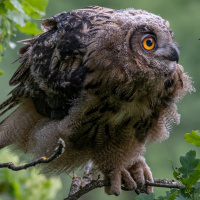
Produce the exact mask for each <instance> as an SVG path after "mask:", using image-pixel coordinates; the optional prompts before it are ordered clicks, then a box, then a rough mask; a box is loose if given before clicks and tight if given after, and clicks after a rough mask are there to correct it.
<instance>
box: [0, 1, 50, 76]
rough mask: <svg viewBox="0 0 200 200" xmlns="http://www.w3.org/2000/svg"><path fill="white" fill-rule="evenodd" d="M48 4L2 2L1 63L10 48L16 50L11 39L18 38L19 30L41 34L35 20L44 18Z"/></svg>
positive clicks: (0, 7)
mask: <svg viewBox="0 0 200 200" xmlns="http://www.w3.org/2000/svg"><path fill="white" fill-rule="evenodd" d="M47 3H48V0H0V61H1V60H2V57H3V56H4V54H5V51H6V49H7V47H8V46H9V47H10V48H12V49H13V48H15V46H16V44H15V43H14V42H11V37H16V32H17V30H18V31H20V32H22V33H25V34H27V35H35V34H38V33H40V32H41V30H39V29H38V28H37V24H36V23H35V22H33V19H38V18H41V17H42V16H44V14H45V9H46V6H47ZM0 74H2V71H0Z"/></svg>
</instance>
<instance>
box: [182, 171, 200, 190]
mask: <svg viewBox="0 0 200 200" xmlns="http://www.w3.org/2000/svg"><path fill="white" fill-rule="evenodd" d="M199 179H200V171H199V170H196V171H195V172H194V173H192V174H190V175H189V178H187V179H183V180H182V183H183V184H184V185H185V186H186V187H187V189H191V187H192V186H193V185H194V184H195V183H197V181H198V180H199Z"/></svg>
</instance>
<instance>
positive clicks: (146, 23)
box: [127, 11, 179, 76]
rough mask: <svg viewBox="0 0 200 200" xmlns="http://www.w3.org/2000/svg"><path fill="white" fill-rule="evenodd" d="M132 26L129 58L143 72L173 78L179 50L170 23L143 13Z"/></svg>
mask: <svg viewBox="0 0 200 200" xmlns="http://www.w3.org/2000/svg"><path fill="white" fill-rule="evenodd" d="M135 23H136V24H135ZM132 25H133V26H134V28H132V29H131V30H130V31H129V33H128V35H127V48H128V52H129V56H130V57H133V59H134V60H135V61H136V65H139V66H141V67H142V68H143V70H144V69H145V70H147V71H149V72H151V71H154V72H158V73H161V74H163V75H164V76H171V75H172V74H173V73H174V72H175V71H176V68H177V63H178V60H179V49H178V47H177V45H176V44H175V43H174V41H173V32H172V31H171V30H170V29H169V23H168V22H167V21H166V20H163V19H162V18H161V17H158V16H156V15H153V14H150V13H147V12H145V11H143V13H142V14H138V16H137V14H136V17H135V20H133V22H132Z"/></svg>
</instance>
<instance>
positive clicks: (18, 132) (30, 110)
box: [0, 100, 42, 149]
mask: <svg viewBox="0 0 200 200" xmlns="http://www.w3.org/2000/svg"><path fill="white" fill-rule="evenodd" d="M40 119H42V116H41V115H40V114H38V113H37V111H36V109H35V107H34V104H33V102H32V100H26V101H25V102H22V103H21V105H19V107H18V108H17V109H16V110H15V111H14V112H13V113H11V114H10V115H9V116H8V117H7V118H6V119H5V120H4V121H3V122H1V123H0V149H1V148H3V147H6V146H8V145H11V144H13V143H18V144H19V145H20V147H21V148H22V149H23V148H24V146H25V145H26V139H27V137H28V135H29V133H30V131H31V129H32V128H33V127H34V126H35V125H36V123H37V122H38V121H39V120H40Z"/></svg>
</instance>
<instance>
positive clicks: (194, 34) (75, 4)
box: [0, 0, 200, 200]
mask: <svg viewBox="0 0 200 200" xmlns="http://www.w3.org/2000/svg"><path fill="white" fill-rule="evenodd" d="M88 5H99V6H105V7H109V8H114V9H125V8H130V7H132V8H135V9H143V10H147V11H149V12H152V13H155V14H157V15H160V16H161V17H163V18H165V19H167V20H169V22H170V27H171V29H172V30H173V31H174V38H175V41H176V42H177V43H178V44H179V48H180V52H181V54H180V55H181V56H180V64H181V65H183V67H184V69H185V71H186V72H187V73H188V74H189V75H190V76H191V77H192V78H193V82H194V84H193V85H194V87H195V88H196V93H192V94H188V95H187V96H186V97H185V98H184V99H183V100H182V101H181V102H179V103H178V109H179V113H180V114H181V116H182V117H181V123H180V124H179V125H178V126H175V127H174V128H173V130H172V132H171V136H170V138H169V139H168V140H167V141H164V142H162V143H161V144H148V145H147V150H146V156H145V157H146V160H147V163H148V164H149V166H150V168H151V170H152V172H153V176H154V177H155V178H161V179H163V178H168V179H172V178H173V177H172V169H171V163H170V160H172V161H173V163H174V165H175V166H179V157H180V156H181V155H185V154H186V152H187V151H189V150H190V149H195V150H196V151H197V156H198V157H200V149H198V148H196V147H195V146H193V145H192V144H188V143H186V142H185V140H184V134H185V133H187V132H191V131H192V130H198V129H200V117H199V116H200V41H199V40H198V39H199V38H200V1H199V0H192V1H188V0H176V1H174V0H168V1H163V0H162V1H161V0H160V1H159V0H151V1H149V0H137V1H136V0H124V1H122V0H49V4H48V7H47V10H46V16H45V17H51V16H53V15H55V14H57V13H59V12H62V11H71V10H72V9H79V8H83V7H85V6H88ZM26 37H27V36H25V35H22V34H20V33H18V34H17V37H16V38H13V39H12V41H17V40H21V39H24V38H26ZM20 46H21V45H18V46H17V48H16V49H14V50H11V49H8V50H7V52H6V55H5V57H4V60H3V61H2V62H1V63H0V69H1V70H2V71H4V74H3V75H2V76H1V77H0V102H2V101H3V100H5V99H6V95H7V94H8V93H9V91H10V90H11V89H12V88H11V87H10V86H9V85H8V81H9V79H10V77H11V75H12V74H13V73H14V71H15V70H16V68H17V67H18V65H19V64H18V63H14V64H11V63H12V62H13V61H14V60H15V59H17V58H18V55H17V49H18V48H19V47H20ZM77 175H82V174H81V172H77ZM61 180H62V183H63V187H62V188H63V189H61V191H60V192H59V194H58V195H57V198H56V199H63V198H64V197H67V194H68V190H69V187H70V184H71V179H70V178H69V177H68V176H67V175H62V176H61ZM165 191H166V189H162V188H159V189H158V188H155V193H156V196H159V195H163V194H164V193H165ZM133 196H134V192H122V194H121V195H120V197H114V196H106V195H105V194H104V191H103V189H102V188H101V189H96V190H93V191H92V192H90V193H89V194H87V195H85V196H83V197H82V198H81V199H85V200H86V199H87V200H90V199H95V200H102V199H104V200H107V199H109V200H114V199H118V200H128V199H133ZM34 199H35V198H34Z"/></svg>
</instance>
